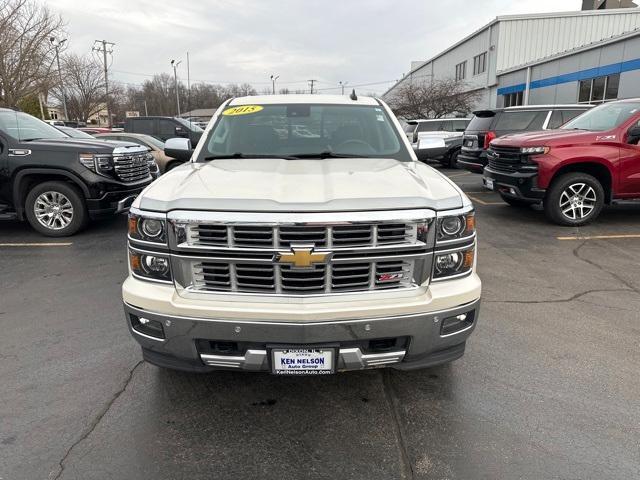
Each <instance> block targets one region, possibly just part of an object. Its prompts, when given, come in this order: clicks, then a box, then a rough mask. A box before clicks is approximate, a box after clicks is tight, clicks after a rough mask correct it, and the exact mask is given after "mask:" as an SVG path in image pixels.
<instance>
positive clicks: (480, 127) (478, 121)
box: [458, 105, 592, 173]
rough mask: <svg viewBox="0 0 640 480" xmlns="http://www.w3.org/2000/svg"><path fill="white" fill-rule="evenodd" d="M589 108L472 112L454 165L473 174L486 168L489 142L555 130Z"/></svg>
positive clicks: (570, 107)
mask: <svg viewBox="0 0 640 480" xmlns="http://www.w3.org/2000/svg"><path fill="white" fill-rule="evenodd" d="M591 107H592V105H529V106H520V107H507V108H495V109H492V110H478V111H476V112H473V118H472V119H471V122H469V125H468V126H467V129H466V130H465V132H464V136H463V137H462V150H461V151H460V154H459V155H458V165H460V166H461V167H463V168H466V169H467V170H469V171H471V172H475V173H482V171H483V170H484V167H486V166H487V162H488V159H487V149H488V148H489V144H490V143H491V140H494V139H495V138H498V137H501V136H503V135H507V134H509V133H522V132H534V131H536V130H552V129H555V128H559V127H560V126H561V125H564V124H565V123H567V122H568V121H569V120H571V119H572V118H574V117H577V116H578V115H580V114H581V113H583V112H585V111H587V110H588V109H589V108H591Z"/></svg>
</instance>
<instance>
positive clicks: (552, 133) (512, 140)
mask: <svg viewBox="0 0 640 480" xmlns="http://www.w3.org/2000/svg"><path fill="white" fill-rule="evenodd" d="M608 136H609V135H608V133H607V132H590V131H588V130H542V131H539V132H526V133H514V134H511V135H504V136H503V137H500V138H497V139H495V140H493V141H492V142H491V145H495V146H497V147H539V146H543V147H545V146H549V147H551V146H553V147H557V146H562V145H564V144H571V145H576V144H580V143H592V142H594V141H596V140H606V139H607V138H606V137H608ZM608 139H610V138H608Z"/></svg>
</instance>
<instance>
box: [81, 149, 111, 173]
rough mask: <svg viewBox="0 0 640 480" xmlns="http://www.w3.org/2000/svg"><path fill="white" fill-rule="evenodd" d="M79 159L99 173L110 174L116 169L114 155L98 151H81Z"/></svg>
mask: <svg viewBox="0 0 640 480" xmlns="http://www.w3.org/2000/svg"><path fill="white" fill-rule="evenodd" d="M79 160H80V163H81V164H82V165H84V166H85V167H87V168H88V169H89V170H91V171H92V172H95V173H97V174H99V175H105V176H108V175H110V174H111V173H112V172H113V171H114V167H113V157H112V156H111V155H105V154H98V153H89V152H87V153H81V154H80V155H79Z"/></svg>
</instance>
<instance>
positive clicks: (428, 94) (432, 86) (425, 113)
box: [389, 79, 480, 120]
mask: <svg viewBox="0 0 640 480" xmlns="http://www.w3.org/2000/svg"><path fill="white" fill-rule="evenodd" d="M479 97H480V92H479V91H478V90H473V91H469V90H467V86H466V85H465V84H464V83H463V82H459V81H455V80H452V79H446V80H436V81H434V82H420V83H412V82H407V83H405V84H403V85H401V86H400V87H399V88H398V91H397V92H396V93H394V94H393V95H392V96H391V98H389V106H390V107H391V109H392V110H393V112H394V113H395V114H396V115H398V116H399V117H404V118H406V119H407V120H415V119H420V118H441V117H444V116H447V115H452V114H457V113H460V114H464V113H467V112H469V111H471V110H472V109H473V107H474V105H475V103H476V102H477V101H478V99H479Z"/></svg>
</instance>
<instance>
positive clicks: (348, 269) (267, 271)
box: [192, 260, 413, 295]
mask: <svg viewBox="0 0 640 480" xmlns="http://www.w3.org/2000/svg"><path fill="white" fill-rule="evenodd" d="M412 267H413V261H411V260H391V261H380V262H354V263H336V264H329V265H316V266H315V267H313V268H310V269H297V268H294V267H291V266H288V265H278V264H261V263H240V262H238V263H222V262H209V261H204V262H197V263H194V265H193V270H192V271H193V276H194V278H193V283H192V285H193V288H194V289H195V290H204V291H229V292H231V291H235V292H244V293H252V292H253V293H285V294H293V295H303V294H309V293H331V292H345V291H358V290H370V289H371V290H377V289H389V288H398V287H402V286H409V285H410V283H411V281H412V278H411V273H412V269H413V268H412ZM276 279H278V281H276Z"/></svg>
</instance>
